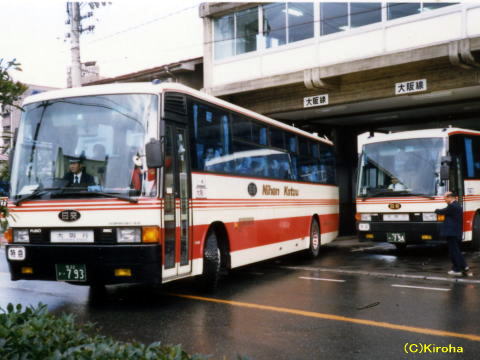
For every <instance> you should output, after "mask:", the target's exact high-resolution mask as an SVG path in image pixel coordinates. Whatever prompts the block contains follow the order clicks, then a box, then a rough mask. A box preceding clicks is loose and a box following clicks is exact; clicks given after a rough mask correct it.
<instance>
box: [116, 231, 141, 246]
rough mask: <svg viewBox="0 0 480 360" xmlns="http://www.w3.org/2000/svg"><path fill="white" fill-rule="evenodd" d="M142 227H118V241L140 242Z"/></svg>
mask: <svg viewBox="0 0 480 360" xmlns="http://www.w3.org/2000/svg"><path fill="white" fill-rule="evenodd" d="M139 242H140V228H118V229H117V243H139Z"/></svg>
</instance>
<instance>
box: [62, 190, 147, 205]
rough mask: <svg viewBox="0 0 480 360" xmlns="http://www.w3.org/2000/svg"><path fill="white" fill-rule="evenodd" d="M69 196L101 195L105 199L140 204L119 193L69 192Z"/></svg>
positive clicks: (136, 200)
mask: <svg viewBox="0 0 480 360" xmlns="http://www.w3.org/2000/svg"><path fill="white" fill-rule="evenodd" d="M68 194H69V195H72V194H82V195H84V194H88V195H99V196H105V197H110V198H114V199H120V200H125V201H128V202H131V203H138V199H135V198H132V197H130V196H124V195H121V194H117V193H106V192H103V191H77V192H70V191H69V192H68Z"/></svg>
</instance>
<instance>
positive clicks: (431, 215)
mask: <svg viewBox="0 0 480 360" xmlns="http://www.w3.org/2000/svg"><path fill="white" fill-rule="evenodd" d="M422 220H423V221H437V214H435V213H423V214H422Z"/></svg>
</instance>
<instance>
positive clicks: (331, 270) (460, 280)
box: [280, 266, 480, 284]
mask: <svg viewBox="0 0 480 360" xmlns="http://www.w3.org/2000/svg"><path fill="white" fill-rule="evenodd" d="M280 268H281V269H288V270H301V271H314V272H326V273H335V274H348V275H366V276H378V277H392V278H399V279H418V280H431V281H448V282H458V283H467V284H480V280H470V279H465V278H459V277H455V278H453V277H452V278H451V277H439V276H428V275H408V274H395V273H383V272H373V271H361V270H344V269H334V268H322V267H312V266H280Z"/></svg>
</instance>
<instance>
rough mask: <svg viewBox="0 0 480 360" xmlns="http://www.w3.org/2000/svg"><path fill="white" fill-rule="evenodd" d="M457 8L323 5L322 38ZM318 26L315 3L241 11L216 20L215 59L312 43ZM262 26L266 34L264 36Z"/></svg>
mask: <svg viewBox="0 0 480 360" xmlns="http://www.w3.org/2000/svg"><path fill="white" fill-rule="evenodd" d="M455 4H458V2H442V3H439V2H433V1H430V2H423V1H417V2H380V1H376V2H373V1H372V2H363V1H361V2H339V1H337V2H321V3H320V6H319V8H320V35H321V36H324V35H329V34H334V33H337V32H341V31H345V30H349V29H353V28H358V27H362V26H366V25H370V24H375V23H379V22H382V21H386V20H394V19H398V18H402V17H405V16H410V15H415V14H419V13H422V12H427V11H432V10H436V9H439V8H443V7H445V6H451V5H455ZM382 5H383V6H386V19H385V18H384V17H383V16H382V14H383V8H382ZM317 15H318V14H317ZM259 20H261V21H262V22H261V23H260V22H259ZM317 24H318V23H317V22H316V21H315V17H314V3H313V2H295V3H293V2H283V3H280V2H276V3H266V4H264V5H261V6H257V7H253V8H250V9H246V10H242V11H237V12H235V13H232V14H228V15H225V16H222V17H220V18H216V19H214V21H213V26H214V30H213V34H214V56H215V59H216V60H219V59H224V58H228V57H231V56H235V55H240V54H244V53H248V52H252V51H257V50H258V49H259V48H262V49H270V48H275V47H278V46H282V45H285V44H288V43H292V42H296V41H301V40H305V39H310V38H313V37H314V33H315V31H314V29H315V26H318V25H317ZM260 26H261V27H262V30H261V31H262V32H263V34H260ZM317 29H318V28H317ZM260 39H262V40H261V41H262V42H261V41H260ZM260 44H261V45H260Z"/></svg>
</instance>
